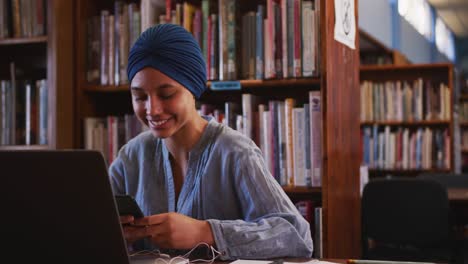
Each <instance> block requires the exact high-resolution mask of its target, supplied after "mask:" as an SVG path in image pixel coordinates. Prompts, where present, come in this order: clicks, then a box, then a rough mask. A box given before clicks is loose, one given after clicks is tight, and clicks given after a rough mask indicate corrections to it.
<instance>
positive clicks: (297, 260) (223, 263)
mask: <svg viewBox="0 0 468 264" xmlns="http://www.w3.org/2000/svg"><path fill="white" fill-rule="evenodd" d="M282 260H283V261H284V262H295V263H301V262H308V261H311V260H314V259H309V258H285V259H282ZM320 260H323V261H329V262H334V263H339V264H346V261H347V259H320ZM273 261H274V259H272V260H271V262H273ZM231 262H233V260H231V261H220V260H218V261H215V262H213V264H229V263H231Z"/></svg>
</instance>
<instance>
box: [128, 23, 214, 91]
mask: <svg viewBox="0 0 468 264" xmlns="http://www.w3.org/2000/svg"><path fill="white" fill-rule="evenodd" d="M145 67H152V68H154V69H156V70H158V71H160V72H162V73H164V74H165V75H167V76H169V77H170V78H172V79H173V80H175V81H177V82H178V83H180V84H181V85H183V86H184V87H185V88H187V89H188V90H189V91H190V92H192V94H193V95H195V97H196V98H200V95H201V94H202V93H203V92H204V91H205V89H206V64H205V60H204V59H203V55H202V52H201V50H200V46H199V45H198V43H197V42H196V41H195V39H194V38H193V36H192V34H190V33H189V32H188V31H187V30H185V29H184V28H183V27H181V26H178V25H174V24H162V25H157V26H154V27H151V28H149V29H147V30H146V31H145V32H143V33H142V34H141V35H140V37H139V38H138V39H137V41H136V42H135V44H134V45H133V47H132V49H131V50H130V54H129V55H128V66H127V75H128V80H129V81H130V82H131V81H132V79H133V77H134V76H135V74H137V73H138V72H139V71H140V70H142V69H143V68H145Z"/></svg>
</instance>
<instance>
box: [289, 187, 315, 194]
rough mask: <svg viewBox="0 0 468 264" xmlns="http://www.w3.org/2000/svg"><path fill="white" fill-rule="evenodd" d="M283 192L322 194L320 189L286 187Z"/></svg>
mask: <svg viewBox="0 0 468 264" xmlns="http://www.w3.org/2000/svg"><path fill="white" fill-rule="evenodd" d="M283 190H284V191H285V192H286V193H288V194H320V193H321V192H322V190H321V188H319V187H296V186H284V187H283Z"/></svg>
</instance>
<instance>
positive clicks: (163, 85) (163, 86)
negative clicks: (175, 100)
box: [130, 83, 176, 91]
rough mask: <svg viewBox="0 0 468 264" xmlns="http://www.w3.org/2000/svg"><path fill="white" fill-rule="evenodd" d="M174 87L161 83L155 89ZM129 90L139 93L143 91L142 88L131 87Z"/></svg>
mask: <svg viewBox="0 0 468 264" xmlns="http://www.w3.org/2000/svg"><path fill="white" fill-rule="evenodd" d="M174 87H176V86H174V85H172V84H170V83H163V84H161V85H159V86H158V87H157V89H169V88H174ZM130 90H132V91H141V90H143V88H141V87H139V86H131V87H130Z"/></svg>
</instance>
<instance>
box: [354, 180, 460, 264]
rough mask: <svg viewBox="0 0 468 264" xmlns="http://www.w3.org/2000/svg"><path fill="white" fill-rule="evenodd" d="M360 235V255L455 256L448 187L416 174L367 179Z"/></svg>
mask: <svg viewBox="0 0 468 264" xmlns="http://www.w3.org/2000/svg"><path fill="white" fill-rule="evenodd" d="M362 239H363V256H362V257H363V258H364V259H380V260H401V261H431V262H454V257H455V249H454V246H453V245H454V244H453V235H452V232H451V227H450V221H449V201H448V196H447V191H446V189H445V188H444V187H443V186H441V185H440V184H438V183H436V182H434V181H429V180H420V179H398V178H395V179H382V180H380V179H378V180H373V181H370V182H369V183H368V184H367V185H366V186H365V187H364V191H363V196H362Z"/></svg>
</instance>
